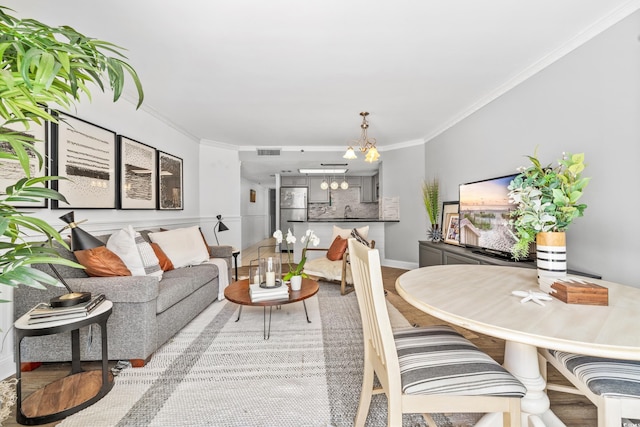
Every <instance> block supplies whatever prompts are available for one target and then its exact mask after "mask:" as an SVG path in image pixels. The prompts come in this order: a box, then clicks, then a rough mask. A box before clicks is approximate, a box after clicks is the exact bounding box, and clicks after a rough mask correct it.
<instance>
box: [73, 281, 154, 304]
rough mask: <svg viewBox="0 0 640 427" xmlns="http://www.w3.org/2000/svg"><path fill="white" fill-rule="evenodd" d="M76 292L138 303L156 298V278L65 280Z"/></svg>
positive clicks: (116, 300)
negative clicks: (101, 294) (102, 295)
mask: <svg viewBox="0 0 640 427" xmlns="http://www.w3.org/2000/svg"><path fill="white" fill-rule="evenodd" d="M65 280H66V282H67V283H68V284H69V287H71V289H73V290H74V291H78V292H91V293H92V294H97V293H103V294H104V295H105V296H106V297H107V299H108V300H110V301H113V302H126V303H140V302H148V301H153V300H154V299H156V298H157V297H158V278H157V277H155V276H118V277H88V278H83V279H65Z"/></svg>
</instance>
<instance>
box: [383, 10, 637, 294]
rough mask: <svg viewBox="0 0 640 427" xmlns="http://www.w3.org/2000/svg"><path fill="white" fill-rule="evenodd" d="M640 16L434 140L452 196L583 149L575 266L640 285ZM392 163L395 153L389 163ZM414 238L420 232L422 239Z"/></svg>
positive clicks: (433, 164)
mask: <svg viewBox="0 0 640 427" xmlns="http://www.w3.org/2000/svg"><path fill="white" fill-rule="evenodd" d="M639 34H640V12H637V13H635V14H633V15H631V16H630V17H628V18H627V19H625V20H623V21H622V22H620V23H619V24H617V25H615V26H614V27H612V28H610V29H609V30H607V31H606V32H604V33H602V34H600V35H599V36H597V37H596V38H594V39H592V40H591V41H589V42H587V43H586V44H584V45H583V46H581V47H580V48H578V49H577V50H575V51H574V52H572V53H570V54H569V55H567V56H565V57H564V58H562V59H561V60H559V61H558V62H556V63H554V64H553V65H551V66H550V67H548V68H547V69H545V70H543V71H541V72H540V73H538V74H537V75H535V76H533V77H532V78H530V79H528V80H527V81H525V82H524V83H522V84H521V85H519V86H518V87H516V88H515V89H513V90H511V91H510V92H508V93H506V94H505V95H503V96H502V97H500V98H499V99H497V100H495V101H493V102H492V103H490V104H489V105H488V106H486V107H484V108H483V109H481V110H479V111H478V112H476V113H475V114H473V115H472V116H470V117H469V118H467V119H465V120H464V121H462V122H460V123H458V124H457V125H456V126H454V127H452V128H451V129H449V130H448V131H447V132H445V133H443V134H441V135H440V136H438V137H436V138H434V139H433V140H431V141H429V142H427V144H426V147H425V157H424V158H425V169H426V170H427V171H433V172H435V173H437V175H438V176H439V177H440V180H441V182H442V192H443V196H444V198H445V199H449V200H457V197H458V196H457V191H458V184H460V183H463V182H468V181H474V180H480V179H485V178H491V177H495V176H500V175H506V174H509V173H514V172H515V170H516V168H517V167H518V166H520V165H525V164H527V159H526V158H524V157H523V155H527V154H532V153H533V152H534V150H535V148H536V146H538V147H539V149H538V154H539V158H540V159H541V160H542V161H543V163H552V162H555V161H556V160H557V159H558V158H559V157H560V156H561V153H562V152H563V151H567V152H574V153H577V152H584V153H585V155H586V162H587V164H588V166H587V169H586V170H585V176H590V177H592V180H591V182H590V184H589V185H588V187H587V188H586V192H585V195H584V196H583V200H584V202H585V203H586V204H587V205H588V208H587V210H586V211H585V216H584V217H583V218H579V219H577V220H576V221H575V222H574V223H573V224H572V225H571V226H570V228H569V231H568V233H567V239H568V242H567V246H568V264H569V267H570V268H573V269H576V270H580V271H587V272H593V273H597V274H600V275H602V276H603V278H604V279H606V280H611V281H616V282H620V283H625V284H628V285H633V286H638V287H640V268H639V267H638V263H639V255H640V249H639V248H638V242H639V241H640V227H638V220H637V217H638V214H639V213H640V201H639V197H638V193H639V191H638V178H637V163H638V160H639V159H640V120H639V118H640V43H639V39H638V35H639ZM385 160H386V159H385ZM414 240H415V238H414Z"/></svg>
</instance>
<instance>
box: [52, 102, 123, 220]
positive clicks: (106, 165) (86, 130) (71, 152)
mask: <svg viewBox="0 0 640 427" xmlns="http://www.w3.org/2000/svg"><path fill="white" fill-rule="evenodd" d="M55 114H56V115H57V116H58V119H59V123H52V132H51V133H52V141H51V144H52V152H53V157H52V169H53V175H57V176H62V177H65V178H67V179H61V180H57V181H53V184H52V186H53V188H54V189H55V190H57V191H59V192H60V193H61V194H63V195H64V196H65V197H66V199H67V202H68V204H65V203H64V202H58V201H57V200H53V201H52V207H53V209H69V208H82V209H115V208H116V190H117V181H118V178H117V175H118V174H117V163H116V133H115V132H113V131H111V130H109V129H106V128H103V127H101V126H98V125H95V124H93V123H90V122H88V121H85V120H82V119H79V118H77V117H74V116H71V115H68V114H65V113H60V112H56V113H55Z"/></svg>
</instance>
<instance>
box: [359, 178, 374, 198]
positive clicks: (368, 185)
mask: <svg viewBox="0 0 640 427" xmlns="http://www.w3.org/2000/svg"><path fill="white" fill-rule="evenodd" d="M377 176H378V175H374V176H363V177H362V186H361V187H360V202H362V203H370V202H377V201H378V191H377V185H378V184H377Z"/></svg>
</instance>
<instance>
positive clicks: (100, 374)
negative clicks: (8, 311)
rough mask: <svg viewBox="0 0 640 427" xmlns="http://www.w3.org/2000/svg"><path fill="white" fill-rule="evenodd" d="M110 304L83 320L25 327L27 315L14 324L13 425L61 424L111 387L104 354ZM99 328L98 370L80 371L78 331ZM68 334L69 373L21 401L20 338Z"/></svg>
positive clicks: (103, 305)
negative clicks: (91, 327) (14, 407)
mask: <svg viewBox="0 0 640 427" xmlns="http://www.w3.org/2000/svg"><path fill="white" fill-rule="evenodd" d="M112 307H113V303H112V302H111V301H103V302H102V303H101V304H100V305H99V306H98V307H97V308H96V309H95V310H94V311H93V312H92V313H91V314H89V315H88V316H87V317H80V318H75V319H68V320H59V321H55V322H50V323H44V324H43V323H37V324H32V325H30V324H29V323H28V320H29V313H27V314H25V315H24V316H22V317H21V318H19V319H18V320H16V322H15V323H14V328H15V333H16V344H15V351H16V378H17V379H18V385H17V387H16V394H17V405H16V421H18V422H19V423H20V424H23V425H36V424H46V423H50V422H52V421H57V420H61V419H63V418H65V417H67V416H69V415H71V414H74V413H76V412H78V411H80V410H81V409H84V408H86V407H88V406H90V405H92V404H94V403H95V402H97V401H98V400H100V399H101V398H102V397H104V396H105V395H106V394H107V393H108V392H109V391H110V390H111V387H113V375H111V373H110V372H109V363H108V362H109V359H108V355H107V354H108V351H107V319H108V318H109V316H110V315H111V310H112ZM94 323H96V324H98V325H99V326H100V335H101V337H102V370H101V371H99V370H92V371H84V370H83V369H82V366H81V363H80V328H82V327H84V326H88V325H91V324H94ZM63 332H71V372H70V374H69V375H68V376H66V377H64V378H61V379H59V380H57V381H54V382H52V383H51V384H48V385H46V386H45V387H43V388H41V389H39V390H36V391H35V392H33V393H32V394H31V395H29V396H28V397H27V398H25V399H24V401H23V400H22V381H21V378H20V377H21V372H20V365H21V359H20V343H21V342H22V339H23V338H24V337H36V336H42V335H53V334H60V333H63Z"/></svg>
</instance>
